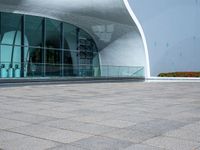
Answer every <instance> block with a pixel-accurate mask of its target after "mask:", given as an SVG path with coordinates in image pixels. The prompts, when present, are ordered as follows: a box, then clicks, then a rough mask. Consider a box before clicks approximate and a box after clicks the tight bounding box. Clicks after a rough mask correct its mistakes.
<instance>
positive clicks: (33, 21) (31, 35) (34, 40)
mask: <svg viewBox="0 0 200 150" xmlns="http://www.w3.org/2000/svg"><path fill="white" fill-rule="evenodd" d="M24 44H25V45H26V46H37V47H42V18H40V17H33V16H26V17H25V43H24Z"/></svg>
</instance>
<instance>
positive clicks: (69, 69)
mask: <svg viewBox="0 0 200 150" xmlns="http://www.w3.org/2000/svg"><path fill="white" fill-rule="evenodd" d="M144 76H145V72H144V67H140V66H111V65H100V66H95V65H88V64H80V65H74V64H52V63H23V64H22V63H18V62H13V63H12V64H10V63H6V62H4V63H0V78H27V77H29V78H37V77H83V78H84V77H99V78H101V77H133V78H134V77H140V78H144Z"/></svg>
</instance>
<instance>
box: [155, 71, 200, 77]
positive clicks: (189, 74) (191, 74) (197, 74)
mask: <svg viewBox="0 0 200 150" xmlns="http://www.w3.org/2000/svg"><path fill="white" fill-rule="evenodd" d="M158 76H159V77H200V72H170V73H160V74H159V75H158Z"/></svg>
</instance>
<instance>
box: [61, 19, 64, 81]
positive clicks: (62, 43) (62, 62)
mask: <svg viewBox="0 0 200 150" xmlns="http://www.w3.org/2000/svg"><path fill="white" fill-rule="evenodd" d="M61 50H62V52H61V53H62V54H61V64H62V65H61V76H62V77H63V76H64V24H63V22H61Z"/></svg>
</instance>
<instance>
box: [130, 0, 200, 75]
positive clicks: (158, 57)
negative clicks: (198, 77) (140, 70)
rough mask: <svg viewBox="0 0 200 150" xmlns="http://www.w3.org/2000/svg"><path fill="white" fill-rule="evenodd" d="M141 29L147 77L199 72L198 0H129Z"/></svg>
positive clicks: (199, 21) (199, 10) (199, 32)
mask: <svg viewBox="0 0 200 150" xmlns="http://www.w3.org/2000/svg"><path fill="white" fill-rule="evenodd" d="M129 3H130V5H131V8H132V10H133V11H134V13H135V15H136V16H137V18H138V20H139V22H140V24H141V25H142V28H143V30H144V33H145V36H146V39H147V45H148V52H149V59H150V70H151V76H157V75H158V74H159V73H161V72H173V71H200V0H151V1H147V0H129Z"/></svg>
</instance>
